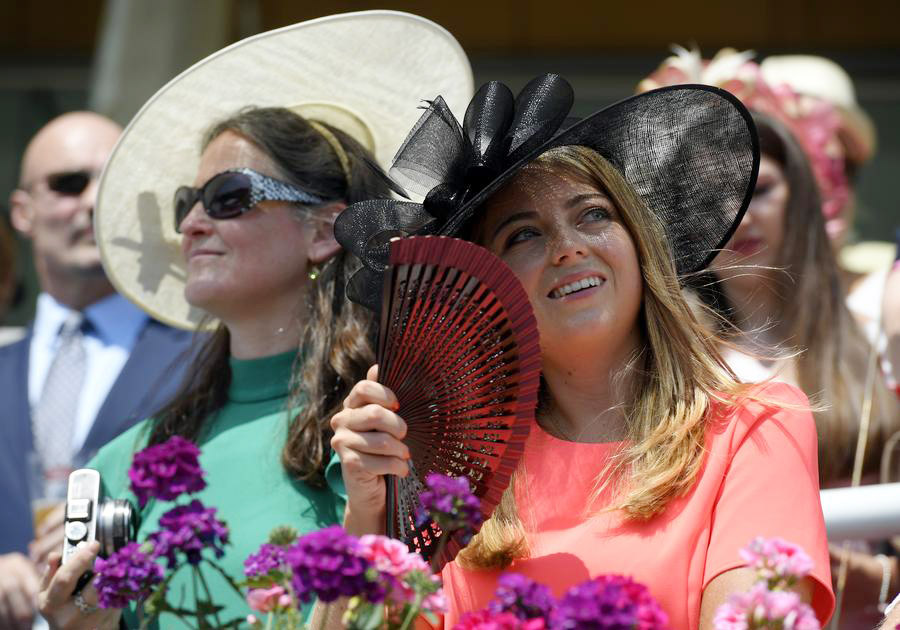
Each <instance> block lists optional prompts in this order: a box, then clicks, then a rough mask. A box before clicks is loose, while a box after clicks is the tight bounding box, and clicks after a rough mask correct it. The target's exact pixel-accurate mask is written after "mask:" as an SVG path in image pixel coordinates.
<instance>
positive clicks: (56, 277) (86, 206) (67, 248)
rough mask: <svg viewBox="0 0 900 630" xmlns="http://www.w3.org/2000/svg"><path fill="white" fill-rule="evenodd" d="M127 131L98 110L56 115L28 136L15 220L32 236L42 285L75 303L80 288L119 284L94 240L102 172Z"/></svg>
mask: <svg viewBox="0 0 900 630" xmlns="http://www.w3.org/2000/svg"><path fill="white" fill-rule="evenodd" d="M121 133H122V128H121V127H120V126H119V125H118V124H116V123H115V122H113V121H112V120H110V119H108V118H106V117H104V116H101V115H100V114H95V113H93V112H71V113H68V114H63V115H62V116H59V117H57V118H54V119H53V120H51V121H50V122H48V123H47V124H46V125H44V126H43V127H42V128H41V129H40V131H38V132H37V133H36V134H35V136H34V137H33V138H32V139H31V141H30V142H29V143H28V146H27V148H26V149H25V154H24V155H23V157H22V168H21V171H20V177H19V188H18V189H17V190H15V191H13V193H12V195H11V196H10V216H11V219H12V223H13V226H14V227H15V228H16V229H17V230H18V231H19V232H20V233H21V234H22V235H24V236H25V237H27V238H30V239H31V241H32V247H33V251H34V262H35V267H36V268H37V271H38V276H39V278H40V280H41V288H42V289H43V290H44V291H47V292H48V293H50V294H51V295H53V297H55V298H56V299H57V300H59V301H61V302H63V303H64V304H69V305H70V306H77V302H78V301H79V296H80V295H87V296H90V295H98V294H99V295H103V294H108V293H110V292H112V287H111V286H110V285H109V282H108V280H107V279H106V277H105V275H104V274H103V269H102V267H101V265H100V253H99V251H98V250H97V244H96V243H95V242H94V232H93V214H94V203H95V201H96V197H97V180H98V178H99V177H100V172H101V171H102V170H103V166H104V164H106V160H107V159H108V158H109V156H110V153H112V149H113V147H114V146H115V143H116V141H117V140H118V138H119V136H120V135H121ZM88 303H90V302H88Z"/></svg>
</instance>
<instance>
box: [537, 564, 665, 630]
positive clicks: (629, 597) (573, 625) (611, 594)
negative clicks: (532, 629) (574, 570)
mask: <svg viewBox="0 0 900 630" xmlns="http://www.w3.org/2000/svg"><path fill="white" fill-rule="evenodd" d="M551 625H552V627H553V628H554V629H555V630H589V629H604V630H620V629H621V630H633V629H635V628H638V629H640V630H662V629H664V628H668V617H667V616H666V614H665V613H664V612H663V611H662V609H661V608H660V607H659V604H658V603H657V602H656V601H655V600H654V599H653V597H652V596H651V595H650V593H649V591H648V590H647V587H645V586H644V585H643V584H639V583H637V582H635V581H634V580H632V579H631V578H626V577H623V576H620V575H602V576H600V577H598V578H595V579H593V580H589V581H587V582H583V583H581V584H579V585H577V586H573V587H572V588H570V589H569V590H568V591H567V592H566V594H565V595H563V597H562V599H560V600H559V602H557V604H556V608H555V609H554V611H553V614H552V620H551Z"/></svg>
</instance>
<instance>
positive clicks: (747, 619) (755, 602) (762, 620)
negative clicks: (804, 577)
mask: <svg viewBox="0 0 900 630" xmlns="http://www.w3.org/2000/svg"><path fill="white" fill-rule="evenodd" d="M772 622H780V624H781V625H780V626H779V627H782V628H784V629H785V630H819V629H820V626H819V620H818V619H817V618H816V614H815V612H813V609H812V608H810V607H809V606H808V605H807V604H806V603H804V602H803V601H802V600H801V599H800V596H799V595H798V594H797V593H794V592H793V591H770V590H769V589H768V586H767V585H766V583H765V582H757V583H756V584H755V585H754V586H753V588H751V589H750V590H749V591H748V592H746V593H737V594H734V595H732V596H731V597H730V598H729V600H728V601H727V602H726V603H725V604H723V605H722V606H720V607H719V609H718V610H717V611H716V616H715V618H714V620H713V623H714V624H715V629H716V630H753V629H755V628H768V627H770V625H771V623H772Z"/></svg>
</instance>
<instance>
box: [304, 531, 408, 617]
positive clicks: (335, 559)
mask: <svg viewBox="0 0 900 630" xmlns="http://www.w3.org/2000/svg"><path fill="white" fill-rule="evenodd" d="M286 560H287V564H288V566H289V567H290V568H291V571H292V573H293V576H292V577H291V585H292V586H293V587H294V592H295V593H296V595H297V598H298V599H299V600H301V601H304V602H308V601H311V600H312V598H313V597H318V598H319V599H320V600H322V601H323V602H332V601H334V600H336V599H338V598H339V597H342V596H344V597H353V596H354V595H361V596H363V597H364V598H365V599H367V600H368V601H370V602H372V603H378V602H381V601H383V600H384V598H385V595H386V593H387V591H388V590H390V588H389V587H390V585H385V584H384V582H387V581H388V580H387V578H386V576H385V575H384V574H381V575H379V572H378V571H377V570H376V569H375V568H374V567H373V566H372V565H371V564H370V563H369V562H367V561H366V560H365V559H363V558H362V557H361V556H360V548H359V540H358V539H357V538H356V537H354V536H351V535H349V534H347V533H346V532H345V531H344V528H343V527H341V526H340V525H333V526H331V527H326V528H325V529H320V530H318V531H315V532H311V533H309V534H306V535H305V536H301V537H300V539H299V540H297V542H296V544H294V546H292V547H290V548H289V549H288V550H287V554H286ZM379 578H382V579H379Z"/></svg>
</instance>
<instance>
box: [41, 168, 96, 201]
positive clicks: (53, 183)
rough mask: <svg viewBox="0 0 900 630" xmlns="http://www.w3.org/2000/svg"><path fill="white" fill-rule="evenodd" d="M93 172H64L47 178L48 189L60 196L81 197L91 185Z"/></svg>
mask: <svg viewBox="0 0 900 630" xmlns="http://www.w3.org/2000/svg"><path fill="white" fill-rule="evenodd" d="M93 176H94V174H93V173H92V172H91V171H64V172H62V173H53V174H52V175H48V176H47V188H49V189H50V190H52V191H53V192H55V193H58V194H60V195H66V196H69V195H73V196H74V195H80V194H81V193H83V192H84V189H85V188H87V187H88V184H90V183H91V178H92V177H93Z"/></svg>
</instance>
